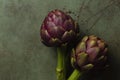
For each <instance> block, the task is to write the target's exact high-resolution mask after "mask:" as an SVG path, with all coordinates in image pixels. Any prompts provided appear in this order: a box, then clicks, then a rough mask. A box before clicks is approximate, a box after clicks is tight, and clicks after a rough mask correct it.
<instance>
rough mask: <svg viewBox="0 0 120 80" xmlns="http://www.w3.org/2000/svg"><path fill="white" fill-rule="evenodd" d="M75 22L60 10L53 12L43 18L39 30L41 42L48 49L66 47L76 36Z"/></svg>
mask: <svg viewBox="0 0 120 80" xmlns="http://www.w3.org/2000/svg"><path fill="white" fill-rule="evenodd" d="M78 30H79V29H78V27H77V25H76V23H75V21H74V20H73V19H72V18H71V17H70V16H69V15H67V14H66V13H64V12H62V11H61V10H57V9H56V10H53V11H51V12H49V13H48V15H47V16H46V17H45V19H44V21H43V23H42V26H41V29H40V35H41V41H42V42H43V43H44V44H45V45H46V46H50V47H58V46H61V45H66V44H68V43H69V42H71V41H73V40H74V39H75V37H76V35H77V34H78V32H79V31H78Z"/></svg>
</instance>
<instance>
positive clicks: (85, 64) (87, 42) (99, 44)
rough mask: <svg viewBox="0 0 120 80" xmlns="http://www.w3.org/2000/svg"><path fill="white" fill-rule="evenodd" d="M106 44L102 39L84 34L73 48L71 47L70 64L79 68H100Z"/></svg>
mask: <svg viewBox="0 0 120 80" xmlns="http://www.w3.org/2000/svg"><path fill="white" fill-rule="evenodd" d="M107 49H108V48H107V44H106V43H105V41H103V40H102V39H100V38H98V37H96V36H94V35H90V36H85V37H84V38H83V39H82V41H81V42H80V43H78V45H77V46H76V48H75V49H72V54H71V63H72V66H73V67H74V68H76V69H79V70H90V69H100V68H101V67H103V66H104V65H105V62H106V59H107V56H106V52H107Z"/></svg>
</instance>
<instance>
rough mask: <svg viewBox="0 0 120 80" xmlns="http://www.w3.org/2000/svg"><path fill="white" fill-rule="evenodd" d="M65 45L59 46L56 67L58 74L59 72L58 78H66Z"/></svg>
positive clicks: (58, 79) (63, 79)
mask: <svg viewBox="0 0 120 80" xmlns="http://www.w3.org/2000/svg"><path fill="white" fill-rule="evenodd" d="M63 48H64V47H58V48H57V53H58V61H57V68H56V74H57V80H65V78H66V69H65V68H66V65H65V52H66V49H65V48H64V49H63Z"/></svg>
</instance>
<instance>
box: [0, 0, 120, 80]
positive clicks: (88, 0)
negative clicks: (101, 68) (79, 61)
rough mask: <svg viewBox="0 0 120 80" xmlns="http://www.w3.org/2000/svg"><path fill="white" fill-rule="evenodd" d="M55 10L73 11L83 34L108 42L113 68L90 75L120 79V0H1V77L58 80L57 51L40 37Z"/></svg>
mask: <svg viewBox="0 0 120 80" xmlns="http://www.w3.org/2000/svg"><path fill="white" fill-rule="evenodd" d="M53 9H61V10H64V11H66V12H69V13H71V14H70V15H71V16H72V17H73V18H74V19H75V20H77V22H78V23H79V25H80V31H81V34H83V35H88V34H95V35H97V36H99V37H101V38H103V39H105V40H106V41H107V43H108V44H109V54H110V56H111V58H110V61H111V69H110V70H109V71H106V72H104V73H103V74H100V75H96V76H87V78H89V80H108V79H109V80H120V76H119V75H120V63H119V61H120V37H119V35H120V0H0V80H56V76H55V66H56V53H55V51H54V49H53V48H52V49H51V48H48V47H46V46H44V45H43V44H42V43H41V42H40V39H39V29H40V25H41V23H42V21H43V19H44V17H45V16H46V15H47V13H48V12H49V11H51V10H53ZM83 35H82V36H83ZM87 78H85V79H86V80H88V79H87ZM85 79H83V80H85Z"/></svg>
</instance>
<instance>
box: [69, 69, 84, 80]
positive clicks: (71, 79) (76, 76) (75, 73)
mask: <svg viewBox="0 0 120 80" xmlns="http://www.w3.org/2000/svg"><path fill="white" fill-rule="evenodd" d="M81 75H82V73H81V72H80V71H78V70H77V69H75V70H74V71H73V73H72V74H71V75H70V77H69V78H68V80H78V79H79V77H80V76H81Z"/></svg>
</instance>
